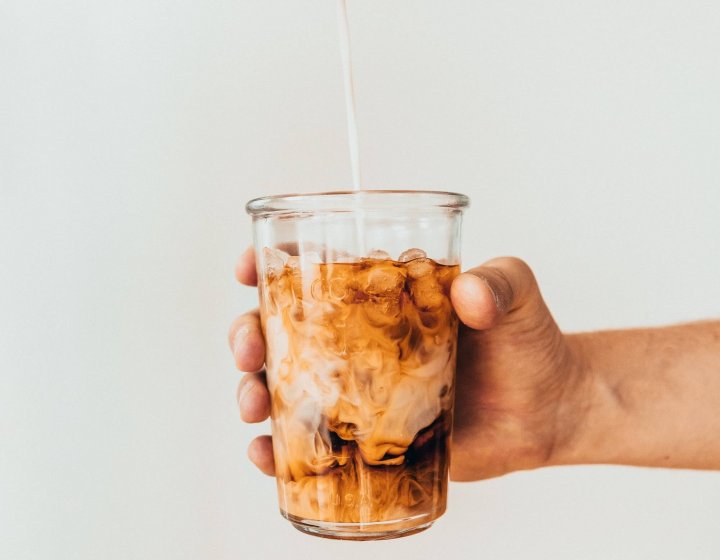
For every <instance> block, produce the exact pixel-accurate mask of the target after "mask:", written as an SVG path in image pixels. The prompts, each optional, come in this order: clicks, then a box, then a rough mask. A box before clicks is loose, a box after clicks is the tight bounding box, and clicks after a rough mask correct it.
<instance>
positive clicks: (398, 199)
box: [245, 189, 470, 217]
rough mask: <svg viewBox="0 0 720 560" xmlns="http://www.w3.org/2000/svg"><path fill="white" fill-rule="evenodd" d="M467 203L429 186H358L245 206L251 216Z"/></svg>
mask: <svg viewBox="0 0 720 560" xmlns="http://www.w3.org/2000/svg"><path fill="white" fill-rule="evenodd" d="M469 205H470V199H469V198H468V197H467V196H465V195H464V194H460V193H454V192H445V191H431V190H389V189H388V190H361V191H328V192H319V193H300V194H283V195H275V196H264V197H260V198H255V199H253V200H251V201H250V202H248V203H247V205H246V206H245V210H246V211H247V213H248V214H250V215H252V216H255V217H257V216H266V215H273V214H284V213H295V212H352V211H356V210H358V209H362V210H373V209H377V210H390V209H397V210H399V211H401V210H403V209H406V210H413V209H415V210H417V209H422V208H446V209H450V210H462V209H464V208H467V207H468V206H469Z"/></svg>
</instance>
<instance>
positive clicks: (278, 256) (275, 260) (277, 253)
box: [263, 247, 290, 276]
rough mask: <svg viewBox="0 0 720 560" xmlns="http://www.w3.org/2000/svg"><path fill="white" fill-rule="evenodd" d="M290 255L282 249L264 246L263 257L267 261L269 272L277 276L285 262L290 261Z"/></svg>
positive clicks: (266, 266)
mask: <svg viewBox="0 0 720 560" xmlns="http://www.w3.org/2000/svg"><path fill="white" fill-rule="evenodd" d="M289 258H290V255H289V254H288V253H286V252H285V251H281V250H280V249H270V248H269V247H264V248H263V259H264V261H265V268H266V269H267V271H268V273H269V274H272V275H275V276H277V275H278V274H280V273H282V271H283V268H285V264H286V263H287V262H288V259H289Z"/></svg>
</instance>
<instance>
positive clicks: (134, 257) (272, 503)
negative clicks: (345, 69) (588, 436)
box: [0, 0, 720, 560]
mask: <svg viewBox="0 0 720 560" xmlns="http://www.w3.org/2000/svg"><path fill="white" fill-rule="evenodd" d="M335 18H336V15H335V5H334V2H333V1H331V0H305V1H298V0H284V1H282V0H232V1H230V0H217V1H205V2H201V1H199V0H194V1H187V0H174V1H170V0H124V1H122V2H110V1H108V0H98V1H94V2H90V1H81V0H67V1H65V2H54V1H51V0H0V282H1V286H0V558H2V559H3V560H6V559H7V560H14V559H79V558H81V559H96V558H101V559H103V560H104V559H123V560H127V559H145V558H147V559H159V558H163V559H164V558H168V559H175V558H178V559H186V558H187V559H197V558H207V559H239V558H247V559H255V558H260V559H270V560H273V559H281V558H312V559H316V560H322V559H330V558H333V559H336V558H343V559H356V558H357V559H359V558H368V557H373V558H414V559H424V558H428V559H430V558H432V559H435V558H493V559H505V558H529V557H532V558H553V559H556V558H559V559H585V558H603V559H605V558H610V559H625V558H627V559H645V558H647V559H671V558H672V559H674V558H683V559H711V558H714V559H716V558H718V557H720V474H715V473H699V472H667V471H665V472H663V471H657V470H644V469H630V468H619V467H574V468H558V469H552V470H545V471H537V472H528V473H520V474H513V475H510V476H507V477H504V478H501V479H497V480H492V481H487V482H480V483H471V484H453V485H452V487H451V495H450V506H449V512H448V513H447V515H446V516H445V517H443V518H442V519H441V520H440V521H439V522H438V523H437V524H436V526H435V527H434V528H433V529H431V530H430V531H428V532H425V533H424V534H421V535H418V536H415V537H411V538H408V539H403V540H399V541H394V542H385V543H339V542H331V541H324V540H320V539H313V538H310V537H305V536H303V535H301V534H300V533H298V532H296V531H294V530H293V529H292V528H291V527H290V526H289V524H287V523H286V522H285V521H284V520H283V519H281V518H280V516H279V515H278V512H277V506H276V497H275V488H274V484H273V481H272V480H271V479H268V478H265V477H263V476H261V475H260V474H259V473H258V472H256V471H255V470H254V469H253V468H252V467H251V466H250V464H249V463H248V461H247V460H246V459H245V448H246V445H247V443H248V441H249V440H250V439H251V437H252V436H253V435H255V434H258V433H262V432H264V431H265V430H266V429H267V427H266V426H257V427H249V426H244V425H242V424H241V423H240V422H239V420H238V414H237V409H236V405H235V386H236V383H237V380H238V379H239V374H238V373H237V372H236V371H234V368H233V362H232V359H231V357H230V353H229V352H228V350H227V348H226V340H225V333H226V329H227V326H228V324H229V323H230V321H231V319H232V318H233V316H234V315H235V314H236V313H238V312H240V311H241V310H243V309H245V308H248V307H250V306H252V305H253V302H254V299H255V294H254V292H253V291H252V290H250V289H248V288H241V287H238V286H236V285H235V283H234V281H233V274H232V271H233V265H234V261H235V258H236V256H237V255H238V254H239V253H240V252H241V251H242V250H243V249H244V247H245V246H246V245H248V243H249V242H250V222H249V220H248V218H247V217H246V216H245V214H244V210H243V205H244V203H245V202H246V201H247V200H248V199H249V198H251V197H254V196H258V195H262V194H266V193H279V192H292V191H301V190H302V191H316V190H325V189H331V188H342V187H347V186H348V185H349V183H350V170H349V163H348V155H347V149H346V144H345V141H346V136H345V116H344V112H343V111H344V105H343V97H342V93H343V92H342V80H341V74H340V57H339V52H338V44H337V28H336V19H335ZM350 23H351V32H352V38H353V41H354V43H353V49H354V51H353V55H354V59H355V63H356V79H357V87H358V112H359V126H360V134H361V150H362V159H363V165H364V174H365V177H366V179H367V184H368V185H370V186H396V187H397V186H410V187H413V186H415V187H427V188H442V189H449V190H457V191H462V192H465V193H467V194H469V195H470V196H471V197H472V200H473V206H472V208H471V209H470V211H469V212H468V214H467V216H466V224H465V229H464V262H465V264H466V265H468V266H469V265H473V264H478V263H480V262H481V261H483V260H484V259H487V258H489V257H491V256H497V255H500V254H514V255H519V256H521V257H524V258H525V259H527V260H528V261H529V262H530V263H531V264H532V265H533V266H534V268H535V270H536V272H537V276H538V278H539V280H540V282H541V285H542V288H543V291H544V293H545V295H546V297H547V299H548V300H549V303H550V306H551V308H552V309H553V311H554V313H555V315H556V318H557V320H558V322H559V323H560V324H561V326H562V327H563V328H565V329H567V330H580V329H600V328H611V327H623V326H634V325H655V324H664V323H671V322H677V321H683V320H691V319H697V318H704V317H717V316H720V102H719V101H720V63H718V58H717V55H718V52H720V33H719V32H718V30H720V8H719V7H718V3H717V2H713V1H704V2H703V1H696V0H691V1H680V0H675V1H662V0H653V1H641V0H626V1H623V2H620V1H615V2H608V1H607V0H603V1H600V0H597V1H583V0H581V1H577V0H573V1H569V0H568V1H555V2H530V1H526V2H512V1H506V0H505V1H491V0H483V1H470V0H453V1H451V2H441V1H438V0H435V1H430V0H382V1H381V0H350Z"/></svg>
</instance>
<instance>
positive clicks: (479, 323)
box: [450, 257, 539, 330]
mask: <svg viewBox="0 0 720 560" xmlns="http://www.w3.org/2000/svg"><path fill="white" fill-rule="evenodd" d="M537 294H539V291H538V288H537V283H536V282H535V276H534V275H533V273H532V270H531V269H530V267H529V266H528V265H527V264H525V262H523V261H521V260H520V259H517V258H514V257H500V258H497V259H493V260H490V261H488V262H486V263H485V264H484V265H482V266H479V267H476V268H473V269H471V270H469V271H467V272H465V273H463V274H461V275H459V276H458V277H457V278H456V279H455V281H454V282H453V285H452V288H451V291H450V297H451V298H452V302H453V306H454V307H455V311H456V312H457V314H458V317H460V320H461V321H462V322H463V323H465V325H467V326H468V327H470V328H472V329H478V330H483V329H489V328H490V327H492V326H494V325H496V324H497V323H498V321H499V320H500V319H501V318H502V317H504V316H505V315H507V314H509V313H514V312H516V311H518V310H520V309H521V308H522V307H523V306H524V305H525V304H526V303H527V302H528V301H530V300H531V299H532V298H533V296H534V295H537Z"/></svg>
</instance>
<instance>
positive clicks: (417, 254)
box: [398, 248, 427, 262]
mask: <svg viewBox="0 0 720 560" xmlns="http://www.w3.org/2000/svg"><path fill="white" fill-rule="evenodd" d="M425 257H427V254H426V253H425V251H423V250H422V249H416V248H413V249H408V250H407V251H403V252H402V253H400V256H399V257H398V260H399V261H400V262H409V261H414V260H415V259H424V258H425Z"/></svg>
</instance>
